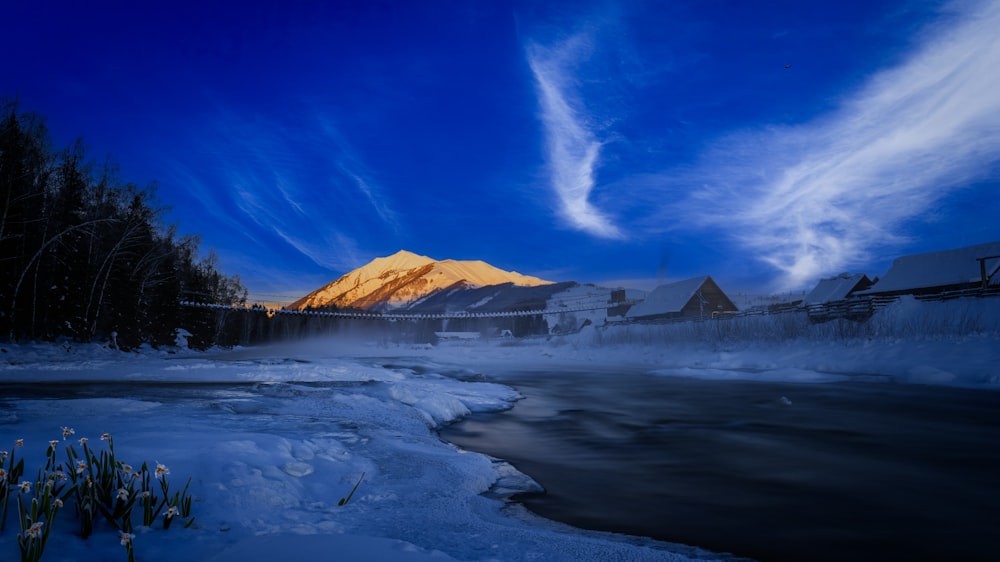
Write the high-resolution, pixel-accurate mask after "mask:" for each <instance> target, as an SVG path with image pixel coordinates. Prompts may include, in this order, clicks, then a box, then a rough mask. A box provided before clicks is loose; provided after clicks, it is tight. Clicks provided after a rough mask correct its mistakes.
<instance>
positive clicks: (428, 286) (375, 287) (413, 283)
mask: <svg viewBox="0 0 1000 562" xmlns="http://www.w3.org/2000/svg"><path fill="white" fill-rule="evenodd" d="M503 283H513V284H514V285H518V286H525V287H534V286H538V285H548V284H550V283H551V282H550V281H545V280H543V279H539V278H537V277H530V276H527V275H521V274H520V273H517V272H514V271H504V270H502V269H498V268H496V267H493V266H492V265H490V264H488V263H486V262H483V261H478V260H476V261H458V260H443V261H437V260H434V259H432V258H429V257H427V256H420V255H417V254H414V253H412V252H407V251H405V250H400V251H399V252H396V253H395V254H393V255H391V256H389V257H385V258H375V259H374V260H372V261H371V262H369V263H368V264H367V265H364V266H362V267H359V268H358V269H355V270H354V271H352V272H350V273H348V274H346V275H344V276H342V277H340V278H339V279H337V280H336V281H333V282H332V283H330V284H328V285H326V286H324V287H321V288H319V289H316V290H315V291H313V292H311V293H309V294H308V295H306V296H304V297H302V298H301V299H299V300H297V301H295V302H293V303H292V304H290V305H288V306H287V307H286V308H288V309H292V310H302V309H305V308H309V307H313V308H320V307H328V306H331V305H332V306H336V307H338V308H347V307H351V308H361V309H367V310H389V309H396V308H400V307H404V306H406V305H408V304H410V303H412V302H414V301H416V300H418V299H421V298H424V297H427V296H428V295H431V294H434V293H437V292H439V291H442V290H446V289H458V288H475V287H486V286H490V285H500V284H503Z"/></svg>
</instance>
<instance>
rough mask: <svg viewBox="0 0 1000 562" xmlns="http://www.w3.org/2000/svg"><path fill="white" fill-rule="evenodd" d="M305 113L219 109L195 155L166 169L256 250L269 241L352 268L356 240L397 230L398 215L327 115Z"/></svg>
mask: <svg viewBox="0 0 1000 562" xmlns="http://www.w3.org/2000/svg"><path fill="white" fill-rule="evenodd" d="M310 115H311V116H312V117H313V119H311V120H310V121H308V122H302V123H300V122H294V121H291V122H284V121H275V120H274V119H265V118H263V117H260V116H248V115H241V114H235V113H233V112H228V111H226V112H222V113H221V114H220V116H219V118H218V119H217V120H216V121H215V122H214V123H213V126H212V128H211V130H210V131H209V132H206V134H205V135H203V137H202V140H203V144H202V145H199V146H197V147H194V148H195V150H196V151H197V152H199V156H198V157H197V158H189V159H187V161H185V162H184V163H180V162H177V163H175V165H174V169H173V170H172V174H173V175H174V176H175V177H176V178H183V180H182V181H183V183H181V185H182V186H184V187H186V189H187V191H188V192H189V193H191V194H192V196H193V197H194V198H195V199H196V200H197V201H198V202H199V203H200V204H202V205H203V206H204V207H205V209H206V211H208V214H209V215H210V216H211V217H212V219H213V220H215V221H217V222H218V224H219V225H220V226H225V227H226V228H227V229H228V230H229V231H230V232H232V233H233V235H236V236H239V237H245V238H247V239H249V240H250V241H252V243H253V244H255V245H256V250H255V251H256V252H260V251H263V250H264V248H265V247H266V246H268V245H269V242H268V241H269V240H270V241H271V243H270V244H271V245H277V246H282V245H283V246H284V247H285V248H286V249H291V250H292V251H293V252H296V253H298V254H300V255H301V256H304V257H305V258H307V259H308V260H310V261H312V262H313V263H314V264H316V265H318V266H320V267H323V268H328V269H333V270H342V269H350V268H353V267H355V266H356V265H357V263H356V262H357V254H358V252H357V242H356V240H358V239H359V238H361V239H363V238H364V237H366V236H371V235H372V234H373V233H377V232H380V231H390V232H392V233H395V234H398V233H399V231H400V229H401V227H400V225H399V221H398V219H397V217H398V215H397V213H395V212H394V211H393V209H392V205H391V202H390V198H389V197H387V196H386V194H385V193H384V192H383V190H382V189H381V188H380V186H379V185H378V183H377V181H376V180H375V179H374V177H373V175H372V174H371V173H370V172H369V171H368V170H367V168H366V167H365V166H364V164H363V162H362V160H361V158H359V157H358V155H357V154H356V153H355V151H354V150H353V149H352V148H351V146H350V145H349V143H347V142H346V140H345V139H344V138H343V136H342V135H341V134H340V133H339V132H338V131H337V130H336V129H335V128H334V127H333V126H332V125H331V123H330V120H329V119H328V118H326V117H324V116H323V115H322V114H321V113H320V112H318V111H313V112H311V113H310ZM366 206H367V207H368V208H370V209H371V212H370V213H366V212H365V211H364V209H365V207H366ZM344 208H351V209H354V210H355V211H354V212H351V213H345V212H344ZM279 254H280V252H279Z"/></svg>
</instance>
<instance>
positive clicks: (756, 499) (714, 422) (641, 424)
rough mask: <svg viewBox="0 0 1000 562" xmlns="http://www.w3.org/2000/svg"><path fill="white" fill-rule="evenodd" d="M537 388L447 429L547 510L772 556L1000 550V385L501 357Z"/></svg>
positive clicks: (526, 499)
mask: <svg viewBox="0 0 1000 562" xmlns="http://www.w3.org/2000/svg"><path fill="white" fill-rule="evenodd" d="M487 376H489V377H490V378H491V379H493V380H496V381H497V382H502V383H504V384H508V385H511V386H513V387H515V388H516V389H517V390H518V391H519V392H520V393H521V394H523V395H524V397H525V398H524V399H523V400H521V401H519V402H518V403H517V404H516V405H515V406H514V408H513V409H511V410H509V411H506V412H502V413H496V414H475V415H473V416H471V417H469V418H466V419H465V420H463V421H461V422H459V423H457V424H454V425H452V426H449V427H446V428H443V429H442V430H441V435H442V437H443V438H444V439H446V440H448V441H450V442H453V443H455V444H457V445H459V446H461V447H463V448H465V449H468V450H472V451H477V452H483V453H487V454H489V455H492V456H495V457H499V458H502V459H505V460H507V461H510V462H511V463H512V464H513V465H514V466H515V467H517V468H518V469H520V470H521V471H522V472H525V473H526V474H528V475H530V476H531V477H533V478H534V479H535V480H537V481H538V482H539V483H540V484H541V485H542V486H543V487H544V488H545V490H546V493H545V494H542V495H530V496H522V497H520V498H519V500H520V501H522V502H523V503H524V504H525V505H526V506H527V507H528V508H529V509H531V510H532V511H534V512H536V513H538V514H540V515H543V516H545V517H548V518H551V519H555V520H559V521H564V522H566V523H569V524H572V525H575V526H579V527H583V528H588V529H596V530H606V531H614V532H621V533H627V534H634V535H643V536H649V537H654V538H657V539H661V540H665V541H671V542H678V543H684V544H690V545H696V546H700V547H703V548H707V549H709V550H713V551H717V552H730V553H733V554H736V555H739V556H745V557H751V558H755V559H758V560H762V561H770V560H799V561H812V560H815V561H843V560H985V559H992V556H993V555H995V551H996V542H995V539H994V537H995V533H996V530H997V528H998V523H1000V477H998V475H1000V392H995V391H989V390H972V389H963V388H949V387H940V386H933V387H932V386H922V385H914V384H896V383H892V382H887V380H883V379H881V378H879V377H866V378H864V379H863V380H860V379H859V380H852V381H845V382H824V383H776V382H756V381H746V380H727V381H719V380H703V379H696V378H689V377H675V376H663V375H651V374H645V373H642V372H638V370H636V371H633V372H613V371H603V372H598V371H597V370H594V371H584V370H558V371H554V372H551V371H539V372H528V371H510V372H500V373H487Z"/></svg>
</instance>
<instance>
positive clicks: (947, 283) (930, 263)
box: [855, 242, 1000, 296]
mask: <svg viewBox="0 0 1000 562" xmlns="http://www.w3.org/2000/svg"><path fill="white" fill-rule="evenodd" d="M998 271H1000V242H988V243H985V244H977V245H975V246H966V247H965V248H956V249H953V250H943V251H940V252H927V253H923V254H912V255H909V256H902V257H899V258H896V259H895V260H894V261H893V262H892V267H891V268H889V271H888V272H887V273H886V274H885V275H884V276H883V277H882V278H881V279H879V280H878V282H876V283H875V284H874V285H873V286H872V287H871V288H870V289H868V290H866V291H858V292H857V293H855V294H857V295H868V296H896V295H934V294H942V293H948V292H954V291H968V290H975V289H980V290H996V289H1000V275H997V272H998Z"/></svg>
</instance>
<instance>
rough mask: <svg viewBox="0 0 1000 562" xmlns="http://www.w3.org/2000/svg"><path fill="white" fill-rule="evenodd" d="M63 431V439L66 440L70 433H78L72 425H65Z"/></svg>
mask: <svg viewBox="0 0 1000 562" xmlns="http://www.w3.org/2000/svg"><path fill="white" fill-rule="evenodd" d="M62 432H63V441H65V440H66V438H67V437H69V436H70V435H73V434H74V433H76V432H75V431H73V428H72V427H64V428H62Z"/></svg>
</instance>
